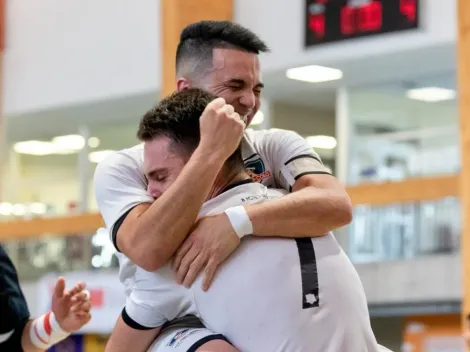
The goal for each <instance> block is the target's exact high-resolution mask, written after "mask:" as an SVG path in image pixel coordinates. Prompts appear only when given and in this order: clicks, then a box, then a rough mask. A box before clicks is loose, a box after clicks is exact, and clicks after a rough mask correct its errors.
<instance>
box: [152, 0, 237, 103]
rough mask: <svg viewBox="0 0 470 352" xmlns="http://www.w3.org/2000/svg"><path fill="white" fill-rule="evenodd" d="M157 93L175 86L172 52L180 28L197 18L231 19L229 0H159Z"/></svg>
mask: <svg viewBox="0 0 470 352" xmlns="http://www.w3.org/2000/svg"><path fill="white" fill-rule="evenodd" d="M160 5H161V6H160V9H161V10H160V23H161V35H162V41H161V42H162V47H161V56H162V63H161V77H162V82H161V95H162V96H163V97H164V96H167V95H168V94H171V93H172V92H173V91H174V90H175V54H176V47H177V46H178V42H179V36H180V33H181V30H182V29H183V28H184V27H185V26H187V25H188V24H190V23H193V22H197V21H201V20H232V16H233V0H160Z"/></svg>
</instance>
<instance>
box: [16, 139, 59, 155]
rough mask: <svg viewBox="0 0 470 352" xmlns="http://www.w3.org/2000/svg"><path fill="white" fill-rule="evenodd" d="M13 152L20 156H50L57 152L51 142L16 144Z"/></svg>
mask: <svg viewBox="0 0 470 352" xmlns="http://www.w3.org/2000/svg"><path fill="white" fill-rule="evenodd" d="M13 150H14V151H15V152H17V153H19V154H30V155H50V154H54V153H55V152H56V147H55V146H54V144H52V143H51V142H44V141H24V142H18V143H15V145H14V146H13Z"/></svg>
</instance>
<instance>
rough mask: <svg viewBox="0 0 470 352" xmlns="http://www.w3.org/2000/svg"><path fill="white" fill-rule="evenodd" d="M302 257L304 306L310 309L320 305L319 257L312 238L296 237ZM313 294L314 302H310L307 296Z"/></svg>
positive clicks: (301, 273) (301, 272) (300, 256)
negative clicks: (316, 254) (316, 255)
mask: <svg viewBox="0 0 470 352" xmlns="http://www.w3.org/2000/svg"><path fill="white" fill-rule="evenodd" d="M295 242H296V243H297V249H298V251H299V258H300V275H301V277H302V308H303V309H308V308H313V307H318V306H319V305H320V296H319V291H320V289H319V286H318V270H317V259H316V257H315V249H314V248H313V243H312V239H311V238H296V239H295ZM310 295H313V296H314V298H315V301H314V302H309V301H308V300H307V296H310Z"/></svg>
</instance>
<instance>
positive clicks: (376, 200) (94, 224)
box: [0, 175, 459, 241]
mask: <svg viewBox="0 0 470 352" xmlns="http://www.w3.org/2000/svg"><path fill="white" fill-rule="evenodd" d="M458 181H459V177H458V175H454V176H447V177H435V178H418V179H410V180H406V181H403V182H390V183H382V184H370V185H361V186H355V187H348V188H347V190H348V192H349V194H350V195H351V198H352V202H353V204H354V205H355V206H356V205H361V204H371V205H376V206H383V205H387V204H395V203H403V202H419V201H422V200H437V199H441V198H445V197H448V196H458V185H459V183H458ZM102 226H103V221H102V219H101V217H100V215H99V214H97V213H93V214H83V215H77V216H70V217H57V218H45V219H35V220H31V221H27V220H18V221H10V222H0V241H2V240H9V239H19V238H28V237H38V236H41V235H43V234H46V233H47V234H49V235H50V234H53V235H54V234H55V235H57V236H64V235H68V234H77V233H90V234H91V233H93V232H94V231H95V230H97V229H98V228H100V227H102Z"/></svg>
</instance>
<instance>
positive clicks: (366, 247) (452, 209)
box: [349, 197, 461, 263]
mask: <svg viewBox="0 0 470 352" xmlns="http://www.w3.org/2000/svg"><path fill="white" fill-rule="evenodd" d="M349 231H350V233H349V256H350V258H351V260H352V261H353V262H356V263H364V262H375V261H382V260H395V259H406V258H412V257H416V256H421V255H431V254H439V253H453V252H456V251H458V250H459V241H460V234H461V220H460V203H459V200H458V199H457V198H454V197H449V198H445V199H442V200H438V201H429V202H420V203H414V204H413V203H410V204H394V205H388V206H383V207H375V206H368V205H361V206H357V207H356V208H355V210H354V221H353V223H352V224H351V226H350V227H349Z"/></svg>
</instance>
